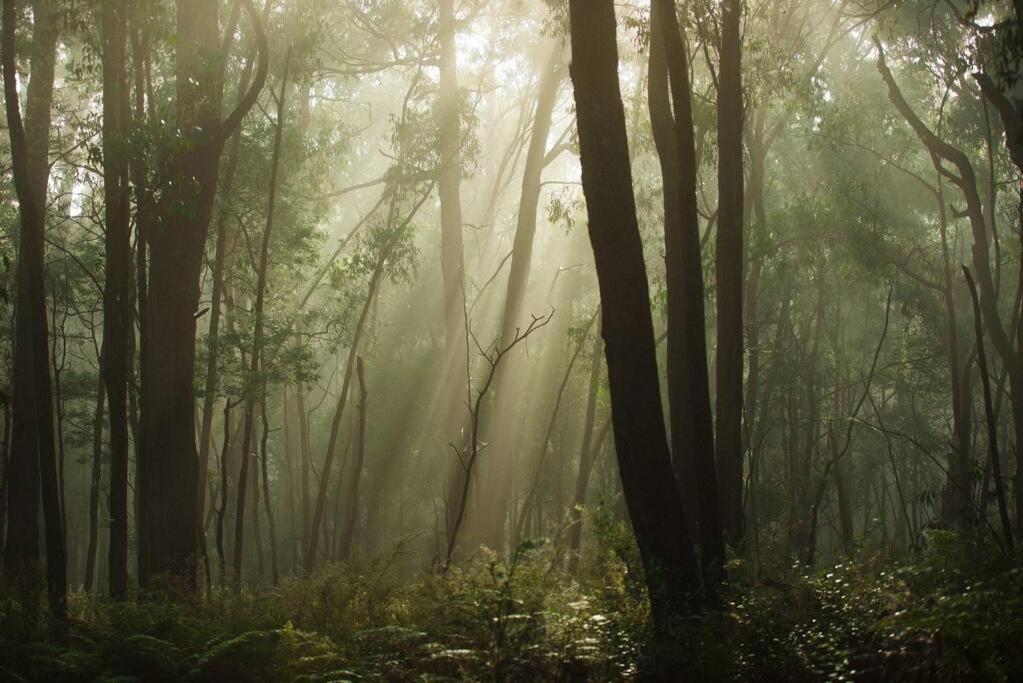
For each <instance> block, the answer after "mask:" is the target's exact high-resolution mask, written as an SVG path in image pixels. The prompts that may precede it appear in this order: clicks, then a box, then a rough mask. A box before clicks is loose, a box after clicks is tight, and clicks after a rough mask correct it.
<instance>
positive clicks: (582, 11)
mask: <svg viewBox="0 0 1023 683" xmlns="http://www.w3.org/2000/svg"><path fill="white" fill-rule="evenodd" d="M569 15H570V22H571V39H572V55H573V57H572V66H571V75H572V82H573V84H574V86H575V102H576V114H577V126H578V130H579V146H580V153H581V161H582V182H583V193H584V194H585V197H586V211H587V215H588V217H589V226H588V230H589V235H590V243H591V245H592V247H593V255H594V259H595V262H596V270H597V279H598V284H599V288H600V298H601V306H602V308H601V312H602V315H601V321H602V328H601V329H602V334H603V337H604V343H605V350H604V355H605V358H606V361H607V369H608V379H609V384H610V392H611V411H612V420H613V423H614V435H615V446H616V451H617V455H618V464H619V471H620V474H621V480H622V488H623V490H624V493H625V500H626V503H627V505H628V508H629V515H630V517H631V519H632V526H633V529H634V531H635V535H636V541H637V544H638V546H639V551H640V557H641V559H642V561H643V567H644V573H645V578H646V583H647V586H648V588H649V591H650V605H651V612H652V617H653V621H654V624H655V626H656V627H657V629H658V631H660V632H662V633H666V632H667V631H668V630H669V629H670V626H671V624H672V623H673V622H674V621H675V620H676V619H678V617H679V616H680V615H681V614H682V613H684V611H685V607H686V605H687V604H688V603H689V601H690V598H691V596H692V594H693V592H694V591H695V590H696V589H697V586H698V583H699V573H698V570H697V565H696V556H695V553H694V550H693V546H692V543H691V541H690V539H689V535H688V533H687V526H686V522H685V515H684V513H683V511H682V504H681V501H680V499H679V489H678V485H677V484H676V481H675V475H674V471H673V469H672V464H671V453H670V451H669V449H668V438H667V434H666V433H665V428H664V420H663V413H662V408H661V395H660V391H659V389H658V383H659V381H658V372H657V359H656V357H655V349H654V332H653V320H652V317H651V313H650V295H649V284H648V281H647V276H646V265H645V264H644V261H643V244H642V240H641V239H640V234H639V225H638V222H637V219H636V205H635V198H634V196H633V194H632V172H631V164H630V162H629V149H628V142H627V139H626V131H625V112H624V108H623V106H622V98H621V89H620V87H619V83H618V46H617V35H616V21H615V9H614V2H613V0H570V3H569Z"/></svg>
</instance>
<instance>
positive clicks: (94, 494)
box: [84, 350, 106, 592]
mask: <svg viewBox="0 0 1023 683" xmlns="http://www.w3.org/2000/svg"><path fill="white" fill-rule="evenodd" d="M103 355H104V351H102V350H101V351H100V357H101V358H102V357H103ZM105 403H106V383H105V382H104V372H103V362H102V361H100V371H99V382H97V384H96V406H95V408H94V409H93V414H92V471H91V475H90V478H89V545H88V547H87V549H86V551H85V583H84V589H85V590H86V591H89V592H91V591H92V590H93V587H94V585H95V576H96V553H97V552H98V545H99V496H100V487H101V486H102V483H103V423H104V419H103V407H104V404H105Z"/></svg>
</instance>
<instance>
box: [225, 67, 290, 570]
mask: <svg viewBox="0 0 1023 683" xmlns="http://www.w3.org/2000/svg"><path fill="white" fill-rule="evenodd" d="M290 65H291V52H290V51H289V52H288V55H287V57H285V59H284V75H283V76H282V77H281V93H280V96H279V97H278V98H277V128H276V131H275V133H274V148H273V161H272V163H271V166H270V193H269V198H268V200H267V210H266V228H265V229H264V230H263V241H262V245H261V247H260V252H259V263H258V264H257V266H256V268H257V276H256V304H255V309H254V311H253V316H254V318H255V326H254V329H253V332H252V350H251V356H250V362H249V375H248V377H249V378H248V387H247V389H246V392H247V395H246V398H245V426H244V427H243V429H244V431H243V432H242V451H241V455H242V457H241V469H240V472H241V473H240V474H239V476H238V481H241V482H244V481H246V477H247V476H248V471H249V448H250V445H251V442H250V439H251V436H252V432H253V429H254V428H253V422H254V419H255V409H256V386H257V384H258V382H259V379H258V377H259V373H260V367H259V360H260V358H261V357H262V353H263V352H262V347H263V298H264V296H265V294H266V274H267V270H268V268H269V261H270V237H271V234H272V232H273V221H274V205H275V203H276V200H277V174H278V172H279V170H280V158H281V143H282V141H283V139H284V112H285V104H286V101H287V91H288V68H289V67H290ZM245 489H246V487H245V486H239V487H238V505H237V509H238V511H239V514H238V515H237V516H236V517H235V530H234V572H235V576H234V578H235V581H238V585H239V586H240V585H241V577H242V546H243V538H244V535H243V531H244V528H245V515H243V514H241V511H242V510H244V509H245Z"/></svg>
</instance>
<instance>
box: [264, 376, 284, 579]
mask: <svg viewBox="0 0 1023 683" xmlns="http://www.w3.org/2000/svg"><path fill="white" fill-rule="evenodd" d="M260 416H261V419H262V422H263V432H262V435H261V436H260V440H259V456H260V460H262V463H263V507H264V509H265V511H266V525H267V530H268V533H269V535H270V575H271V577H272V578H273V582H274V585H275V586H276V585H277V584H279V583H280V581H281V573H280V568H279V566H278V559H277V522H276V520H275V519H274V511H273V505H272V501H271V500H270V474H269V457H270V451H269V440H270V422H269V420H268V419H267V417H266V387H265V385H264V388H263V400H262V401H261V403H260Z"/></svg>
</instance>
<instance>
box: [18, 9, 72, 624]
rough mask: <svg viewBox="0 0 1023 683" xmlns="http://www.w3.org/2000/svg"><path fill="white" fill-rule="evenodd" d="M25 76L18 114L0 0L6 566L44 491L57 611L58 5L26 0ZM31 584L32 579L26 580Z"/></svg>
mask: <svg viewBox="0 0 1023 683" xmlns="http://www.w3.org/2000/svg"><path fill="white" fill-rule="evenodd" d="M32 10H33V11H32V14H33V17H34V19H35V23H34V26H33V30H32V45H31V59H30V77H29V83H28V95H27V100H26V121H25V124H24V125H23V124H22V118H21V110H20V108H19V104H18V86H17V81H16V73H17V64H16V57H15V55H16V52H15V45H14V39H15V23H16V21H17V16H16V13H15V8H14V1H13V0H4V3H3V50H2V61H3V80H4V102H5V106H6V113H7V126H8V133H9V135H10V142H11V168H12V171H13V175H14V185H15V191H16V193H17V197H18V208H19V214H20V236H19V250H18V264H17V273H16V282H17V301H16V309H17V312H16V318H15V332H14V391H13V394H14V406H13V408H14V411H13V418H12V442H11V459H10V465H9V467H10V476H9V479H8V499H7V523H8V530H7V539H6V544H5V546H4V569H5V572H6V573H7V575H8V576H11V577H14V578H15V580H20V579H22V578H25V579H29V580H31V576H32V574H33V573H34V572H35V571H36V565H37V564H38V562H39V526H38V522H37V515H38V512H39V503H40V499H41V500H42V507H43V518H44V522H45V530H46V534H45V535H46V571H47V593H48V595H49V599H50V611H51V612H52V613H53V614H54V615H56V616H57V617H58V618H62V617H63V616H64V614H65V612H66V607H67V597H66V596H67V585H66V584H67V580H66V577H67V566H66V565H67V557H66V556H67V548H66V545H65V543H66V541H65V538H64V525H63V512H62V510H61V494H60V484H59V477H58V470H57V455H56V442H55V435H54V424H53V418H54V416H53V388H52V386H51V383H50V379H51V378H50V366H49V359H48V354H47V349H49V342H48V339H47V338H48V330H47V321H46V288H45V282H44V256H45V247H44V239H45V227H46V215H45V209H44V207H45V203H46V181H47V178H48V176H49V165H48V159H47V156H48V151H49V133H50V103H51V101H52V99H53V75H54V61H55V54H56V45H57V21H58V17H57V11H58V8H57V7H56V6H54V5H51V4H50V3H49V2H47V1H45V0H37V2H35V3H33V5H32ZM30 585H31V584H30Z"/></svg>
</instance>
